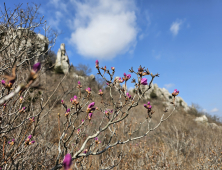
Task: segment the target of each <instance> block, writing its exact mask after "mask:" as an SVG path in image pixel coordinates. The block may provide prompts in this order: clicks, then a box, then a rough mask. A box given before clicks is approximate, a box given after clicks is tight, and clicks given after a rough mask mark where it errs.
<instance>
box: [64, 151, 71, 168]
mask: <svg viewBox="0 0 222 170" xmlns="http://www.w3.org/2000/svg"><path fill="white" fill-rule="evenodd" d="M62 164H63V166H64V169H65V170H69V168H70V167H71V165H72V156H71V155H70V154H69V153H68V154H66V156H65V157H64V159H63V163H62Z"/></svg>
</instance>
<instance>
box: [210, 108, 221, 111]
mask: <svg viewBox="0 0 222 170" xmlns="http://www.w3.org/2000/svg"><path fill="white" fill-rule="evenodd" d="M218 111H219V110H218V109H217V108H214V109H212V110H211V111H210V112H218Z"/></svg>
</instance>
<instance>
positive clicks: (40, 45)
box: [0, 27, 49, 63]
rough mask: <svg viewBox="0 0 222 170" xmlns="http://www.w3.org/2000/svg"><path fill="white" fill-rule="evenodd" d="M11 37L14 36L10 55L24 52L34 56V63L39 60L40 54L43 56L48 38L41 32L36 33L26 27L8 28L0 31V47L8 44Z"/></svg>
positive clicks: (31, 56) (29, 56) (27, 55)
mask: <svg viewBox="0 0 222 170" xmlns="http://www.w3.org/2000/svg"><path fill="white" fill-rule="evenodd" d="M12 37H13V38H15V40H14V43H12V44H11V45H10V46H11V48H10V49H11V50H10V55H18V53H19V52H22V51H23V52H25V53H26V55H25V54H24V55H23V56H26V57H28V58H34V60H35V61H34V63H36V62H38V61H39V57H40V56H42V57H43V56H44V55H45V53H46V52H47V50H48V46H49V40H48V38H46V37H45V36H44V35H42V34H36V33H35V32H34V31H31V30H29V29H26V28H21V27H20V28H18V29H8V30H5V31H3V32H0V42H1V43H0V47H1V46H4V45H7V44H10V43H11V41H12Z"/></svg>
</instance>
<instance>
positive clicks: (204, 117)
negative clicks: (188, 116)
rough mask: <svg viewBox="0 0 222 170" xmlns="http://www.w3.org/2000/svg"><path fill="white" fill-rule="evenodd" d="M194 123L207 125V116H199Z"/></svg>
mask: <svg viewBox="0 0 222 170" xmlns="http://www.w3.org/2000/svg"><path fill="white" fill-rule="evenodd" d="M194 121H195V122H198V123H208V119H207V116H205V115H203V116H200V117H196V118H195V119H194Z"/></svg>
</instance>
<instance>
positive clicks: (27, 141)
mask: <svg viewBox="0 0 222 170" xmlns="http://www.w3.org/2000/svg"><path fill="white" fill-rule="evenodd" d="M31 138H32V135H29V136H28V138H27V139H26V140H25V144H26V145H32V144H34V143H35V141H34V140H33V141H31Z"/></svg>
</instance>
